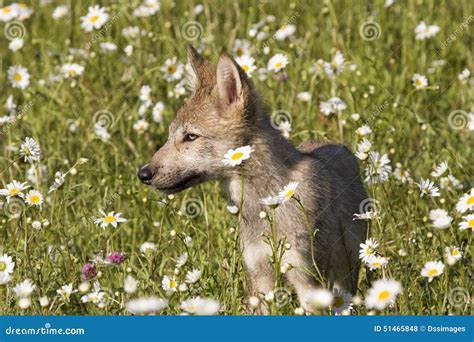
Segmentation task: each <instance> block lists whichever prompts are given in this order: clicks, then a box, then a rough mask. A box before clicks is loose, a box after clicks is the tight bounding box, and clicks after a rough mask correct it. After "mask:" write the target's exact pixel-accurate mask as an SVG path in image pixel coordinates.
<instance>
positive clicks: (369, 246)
mask: <svg viewBox="0 0 474 342" xmlns="http://www.w3.org/2000/svg"><path fill="white" fill-rule="evenodd" d="M378 246H379V243H378V242H377V241H375V240H374V239H372V238H369V239H367V240H366V241H365V243H361V244H360V250H359V259H361V260H362V261H363V262H367V261H368V260H369V258H370V257H372V256H373V255H375V253H376V250H377V247H378Z"/></svg>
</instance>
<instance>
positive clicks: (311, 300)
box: [303, 289, 334, 312]
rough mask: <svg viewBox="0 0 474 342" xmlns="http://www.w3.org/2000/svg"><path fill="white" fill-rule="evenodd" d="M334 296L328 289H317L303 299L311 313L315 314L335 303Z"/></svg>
mask: <svg viewBox="0 0 474 342" xmlns="http://www.w3.org/2000/svg"><path fill="white" fill-rule="evenodd" d="M333 299H334V297H333V294H332V293H331V291H329V290H326V289H315V290H312V291H310V292H309V293H307V294H306V296H305V298H304V299H303V300H304V302H305V303H306V305H307V308H308V310H309V311H312V312H315V311H317V310H319V309H324V308H327V307H328V306H329V305H331V304H332V302H333Z"/></svg>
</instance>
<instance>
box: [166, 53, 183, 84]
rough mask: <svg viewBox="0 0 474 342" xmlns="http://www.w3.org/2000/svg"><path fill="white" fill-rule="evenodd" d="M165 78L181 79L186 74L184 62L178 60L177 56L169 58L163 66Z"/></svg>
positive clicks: (168, 79) (169, 80) (171, 79)
mask: <svg viewBox="0 0 474 342" xmlns="http://www.w3.org/2000/svg"><path fill="white" fill-rule="evenodd" d="M161 72H162V73H163V78H164V79H165V81H167V82H172V81H179V80H180V79H181V78H182V77H183V74H184V65H183V63H180V62H178V59H177V58H176V57H173V58H168V59H167V60H166V61H165V64H164V65H163V66H162V67H161Z"/></svg>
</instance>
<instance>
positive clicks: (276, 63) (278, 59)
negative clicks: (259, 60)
mask: <svg viewBox="0 0 474 342" xmlns="http://www.w3.org/2000/svg"><path fill="white" fill-rule="evenodd" d="M288 63H289V60H288V57H287V56H285V55H284V54H282V53H277V54H276V55H275V56H273V57H272V58H270V60H269V61H268V66H267V69H268V70H269V71H272V70H273V71H274V72H279V71H280V70H282V69H284V68H285V67H286V66H287V65H288Z"/></svg>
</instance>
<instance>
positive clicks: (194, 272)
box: [186, 268, 201, 284]
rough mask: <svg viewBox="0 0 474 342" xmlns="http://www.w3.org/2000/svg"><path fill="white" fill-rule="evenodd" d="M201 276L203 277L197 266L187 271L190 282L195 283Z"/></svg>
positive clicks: (187, 280) (188, 281)
mask: <svg viewBox="0 0 474 342" xmlns="http://www.w3.org/2000/svg"><path fill="white" fill-rule="evenodd" d="M199 278H201V271H200V270H198V269H196V268H195V269H193V270H192V271H188V273H186V282H187V283H189V284H194V283H195V282H197V281H198V280H199Z"/></svg>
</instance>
